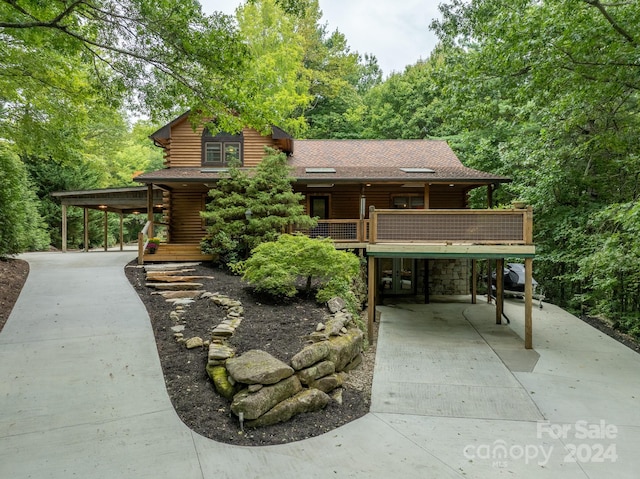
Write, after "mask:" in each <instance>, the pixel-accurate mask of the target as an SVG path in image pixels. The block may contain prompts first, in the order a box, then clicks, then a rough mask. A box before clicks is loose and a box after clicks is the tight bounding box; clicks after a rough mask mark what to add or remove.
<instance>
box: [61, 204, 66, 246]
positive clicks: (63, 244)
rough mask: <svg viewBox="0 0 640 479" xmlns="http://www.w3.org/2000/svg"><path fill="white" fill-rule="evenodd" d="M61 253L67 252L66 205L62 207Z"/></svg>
mask: <svg viewBox="0 0 640 479" xmlns="http://www.w3.org/2000/svg"><path fill="white" fill-rule="evenodd" d="M61 233H62V252H63V253H66V252H67V205H65V204H63V205H62V231H61Z"/></svg>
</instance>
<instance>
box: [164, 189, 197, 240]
mask: <svg viewBox="0 0 640 479" xmlns="http://www.w3.org/2000/svg"><path fill="white" fill-rule="evenodd" d="M203 207H204V195H203V193H202V192H199V191H174V192H173V193H172V194H171V217H170V218H169V225H170V226H169V227H170V238H171V239H170V241H171V242H172V243H187V244H188V243H192V244H193V243H200V240H201V239H202V238H203V237H204V235H205V228H204V225H203V222H202V218H200V211H201V210H202V209H203Z"/></svg>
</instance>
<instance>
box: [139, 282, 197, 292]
mask: <svg viewBox="0 0 640 479" xmlns="http://www.w3.org/2000/svg"><path fill="white" fill-rule="evenodd" d="M145 286H147V287H148V288H155V289H162V290H171V291H183V290H192V289H201V288H202V283H146V284H145Z"/></svg>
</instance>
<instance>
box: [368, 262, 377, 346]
mask: <svg viewBox="0 0 640 479" xmlns="http://www.w3.org/2000/svg"><path fill="white" fill-rule="evenodd" d="M367 261H368V263H369V265H368V266H369V268H368V270H367V272H368V278H367V280H368V288H369V292H368V293H369V295H368V296H369V298H368V305H367V306H368V307H367V313H368V317H367V320H368V321H367V336H368V339H369V344H373V320H374V318H375V314H376V258H375V257H374V256H369V258H368V259H367Z"/></svg>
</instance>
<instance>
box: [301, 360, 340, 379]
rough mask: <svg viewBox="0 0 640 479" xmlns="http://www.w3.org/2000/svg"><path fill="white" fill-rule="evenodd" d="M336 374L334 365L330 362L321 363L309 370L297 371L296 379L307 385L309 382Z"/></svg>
mask: <svg viewBox="0 0 640 479" xmlns="http://www.w3.org/2000/svg"><path fill="white" fill-rule="evenodd" d="M335 372H336V365H335V364H333V363H332V362H331V361H322V362H320V363H318V364H315V365H313V366H311V367H309V368H306V369H303V370H301V371H298V373H297V375H298V379H300V382H301V383H302V384H309V383H310V382H311V381H313V380H315V379H318V378H321V377H322V376H328V375H329V374H333V373H335Z"/></svg>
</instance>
